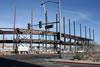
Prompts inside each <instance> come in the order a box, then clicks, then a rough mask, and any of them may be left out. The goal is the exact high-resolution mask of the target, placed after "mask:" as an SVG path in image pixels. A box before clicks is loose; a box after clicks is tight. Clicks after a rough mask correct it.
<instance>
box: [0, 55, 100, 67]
mask: <svg viewBox="0 0 100 67" xmlns="http://www.w3.org/2000/svg"><path fill="white" fill-rule="evenodd" d="M58 57H59V55H23V56H22V55H20V56H18V55H17V56H0V67H100V66H96V65H83V64H65V63H56V62H50V61H48V60H49V59H53V58H54V59H55V58H56V59H57V58H58Z"/></svg>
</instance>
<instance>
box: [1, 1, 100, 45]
mask: <svg viewBox="0 0 100 67" xmlns="http://www.w3.org/2000/svg"><path fill="white" fill-rule="evenodd" d="M44 1H47V0H0V27H10V28H11V27H13V22H14V7H15V6H16V27H20V28H27V23H30V22H31V8H33V9H34V17H33V24H37V23H38V22H39V21H40V20H41V21H43V22H44V20H45V19H44V9H43V7H42V6H41V5H40V3H41V2H44ZM50 1H58V0H50ZM46 8H47V11H48V22H51V21H55V16H56V13H58V5H57V4H54V3H47V4H46ZM99 12H100V0H61V15H62V17H63V16H65V18H66V33H68V19H69V18H70V19H71V33H72V34H73V27H72V26H73V25H72V24H73V23H72V22H73V21H76V30H77V31H76V34H77V36H79V34H80V33H79V24H82V36H83V37H84V26H85V25H86V26H87V28H89V27H90V28H91V29H94V30H95V39H96V41H97V42H98V43H100V39H99V33H100V31H99V29H100V26H99V25H100V19H99V18H100V13H99ZM62 26H63V25H62ZM33 28H35V29H38V27H33ZM51 30H54V28H53V29H51ZM62 32H63V31H62ZM87 32H88V29H87Z"/></svg>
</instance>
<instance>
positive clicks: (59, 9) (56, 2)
mask: <svg viewBox="0 0 100 67" xmlns="http://www.w3.org/2000/svg"><path fill="white" fill-rule="evenodd" d="M48 2H52V3H56V4H58V9H59V33H60V35H59V36H60V39H59V41H60V42H61V8H60V0H58V2H54V1H45V2H44V3H42V4H41V5H44V4H45V3H48ZM43 7H44V10H45V13H46V12H47V11H46V8H45V5H44V6H43ZM59 58H61V43H60V54H59Z"/></svg>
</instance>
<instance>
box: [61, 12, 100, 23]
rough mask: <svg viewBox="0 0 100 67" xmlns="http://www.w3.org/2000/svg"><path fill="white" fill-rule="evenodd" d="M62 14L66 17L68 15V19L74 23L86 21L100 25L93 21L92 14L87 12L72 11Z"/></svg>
mask: <svg viewBox="0 0 100 67" xmlns="http://www.w3.org/2000/svg"><path fill="white" fill-rule="evenodd" d="M62 13H63V14H64V15H66V16H67V17H69V18H71V20H72V21H76V22H78V21H80V20H85V21H88V22H92V23H96V24H98V23H100V22H98V21H95V20H93V19H91V17H92V16H91V14H90V13H87V12H78V11H71V10H62Z"/></svg>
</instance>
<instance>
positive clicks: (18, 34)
mask: <svg viewBox="0 0 100 67" xmlns="http://www.w3.org/2000/svg"><path fill="white" fill-rule="evenodd" d="M55 16H56V18H55V21H54V22H50V23H48V22H47V14H46V15H45V19H46V21H45V23H42V22H41V21H40V22H39V24H33V23H34V22H33V9H32V16H31V23H29V24H28V29H22V28H16V22H15V20H16V9H15V14H14V27H13V28H0V35H1V37H2V38H1V40H0V43H1V45H2V48H3V49H5V45H6V46H7V44H13V50H14V51H15V52H16V51H17V49H18V46H19V45H20V44H29V47H30V50H32V48H33V47H34V44H38V48H40V47H42V48H44V49H45V50H48V49H49V48H51V49H54V50H57V51H59V50H60V48H61V49H62V47H63V49H67V47H69V48H68V49H69V51H73V48H74V51H77V50H78V49H79V48H80V49H83V47H86V46H88V47H89V46H91V45H94V30H91V29H90V28H89V32H87V27H86V26H85V27H84V31H85V33H84V34H85V37H82V34H83V33H82V30H81V29H82V26H81V24H80V36H77V35H76V29H75V28H76V27H75V21H74V22H73V31H74V35H72V34H71V22H70V19H69V21H68V22H69V34H66V32H65V30H66V28H65V27H66V24H65V22H66V21H65V17H63V22H61V23H62V24H63V27H62V29H61V30H63V33H62V32H61V40H59V31H58V28H59V26H58V25H59V20H58V15H57V14H56V15H55ZM54 24H55V26H56V29H55V31H49V30H48V29H49V28H53V27H54ZM41 25H44V26H45V30H34V29H32V26H39V27H40V28H41ZM87 34H89V38H88V36H87ZM10 35H11V36H12V37H13V38H12V39H10V37H9V40H8V39H6V38H5V36H10ZM24 35H25V36H24ZM33 35H34V36H37V39H35V38H34V37H33ZM22 36H23V37H22ZM27 36H28V37H27ZM48 37H52V39H51V40H50V39H49V38H48ZM40 44H41V45H40ZM50 45H53V46H50ZM78 47H79V48H78ZM6 48H7V47H6Z"/></svg>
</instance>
